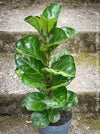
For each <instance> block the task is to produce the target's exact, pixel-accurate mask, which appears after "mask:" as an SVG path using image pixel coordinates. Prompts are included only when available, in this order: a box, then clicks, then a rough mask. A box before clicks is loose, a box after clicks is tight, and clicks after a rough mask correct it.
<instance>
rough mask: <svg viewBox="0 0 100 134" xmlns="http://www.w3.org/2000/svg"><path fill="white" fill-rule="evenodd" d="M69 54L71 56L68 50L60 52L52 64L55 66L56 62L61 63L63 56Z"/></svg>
mask: <svg viewBox="0 0 100 134" xmlns="http://www.w3.org/2000/svg"><path fill="white" fill-rule="evenodd" d="M68 54H70V52H69V51H68V50H66V49H63V50H62V51H60V52H59V53H57V54H56V55H55V56H54V57H53V59H52V64H53V63H54V62H56V61H59V60H60V58H61V57H62V56H64V55H68Z"/></svg>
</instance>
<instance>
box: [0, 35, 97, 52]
mask: <svg viewBox="0 0 100 134" xmlns="http://www.w3.org/2000/svg"><path fill="white" fill-rule="evenodd" d="M28 34H35V35H37V33H31V32H20V33H19V32H16V33H14V32H11V33H10V32H0V52H15V45H14V44H15V42H16V41H17V40H18V39H20V38H22V37H25V36H26V35H28ZM96 34H97V33H96V32H79V33H78V34H77V35H76V36H75V37H73V38H71V39H70V40H68V41H67V42H66V43H64V44H63V45H60V46H59V47H58V49H57V50H56V52H59V51H60V50H61V49H67V50H69V51H70V52H71V53H81V52H88V53H96V52H97V48H96V45H97V43H96ZM37 36H38V35H37ZM98 51H99V50H98Z"/></svg>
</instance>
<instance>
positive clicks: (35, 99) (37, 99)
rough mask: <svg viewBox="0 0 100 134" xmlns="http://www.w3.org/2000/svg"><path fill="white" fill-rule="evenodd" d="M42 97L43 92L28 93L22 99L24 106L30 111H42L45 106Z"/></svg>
mask: <svg viewBox="0 0 100 134" xmlns="http://www.w3.org/2000/svg"><path fill="white" fill-rule="evenodd" d="M44 98H45V96H44V94H41V93H39V92H33V93H30V94H29V95H28V96H27V97H26V98H25V99H24V106H25V107H26V108H27V109H28V110H31V111H42V110H44V109H45V108H46V104H44V103H43V102H42V101H43V100H44Z"/></svg>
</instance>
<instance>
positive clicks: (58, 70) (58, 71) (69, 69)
mask: <svg viewBox="0 0 100 134" xmlns="http://www.w3.org/2000/svg"><path fill="white" fill-rule="evenodd" d="M42 71H45V72H49V73H51V74H55V75H62V76H64V77H74V76H75V71H76V68H75V64H74V59H73V57H72V56H71V55H64V56H61V57H60V59H59V60H57V61H55V62H53V63H52V64H51V68H43V69H42Z"/></svg>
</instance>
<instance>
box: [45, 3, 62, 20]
mask: <svg viewBox="0 0 100 134" xmlns="http://www.w3.org/2000/svg"><path fill="white" fill-rule="evenodd" d="M60 12H61V4H60V3H52V4H51V5H50V6H48V7H46V8H45V10H44V11H43V13H42V15H43V16H44V17H45V18H47V19H51V18H55V17H56V21H57V19H58V17H59V14H60Z"/></svg>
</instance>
